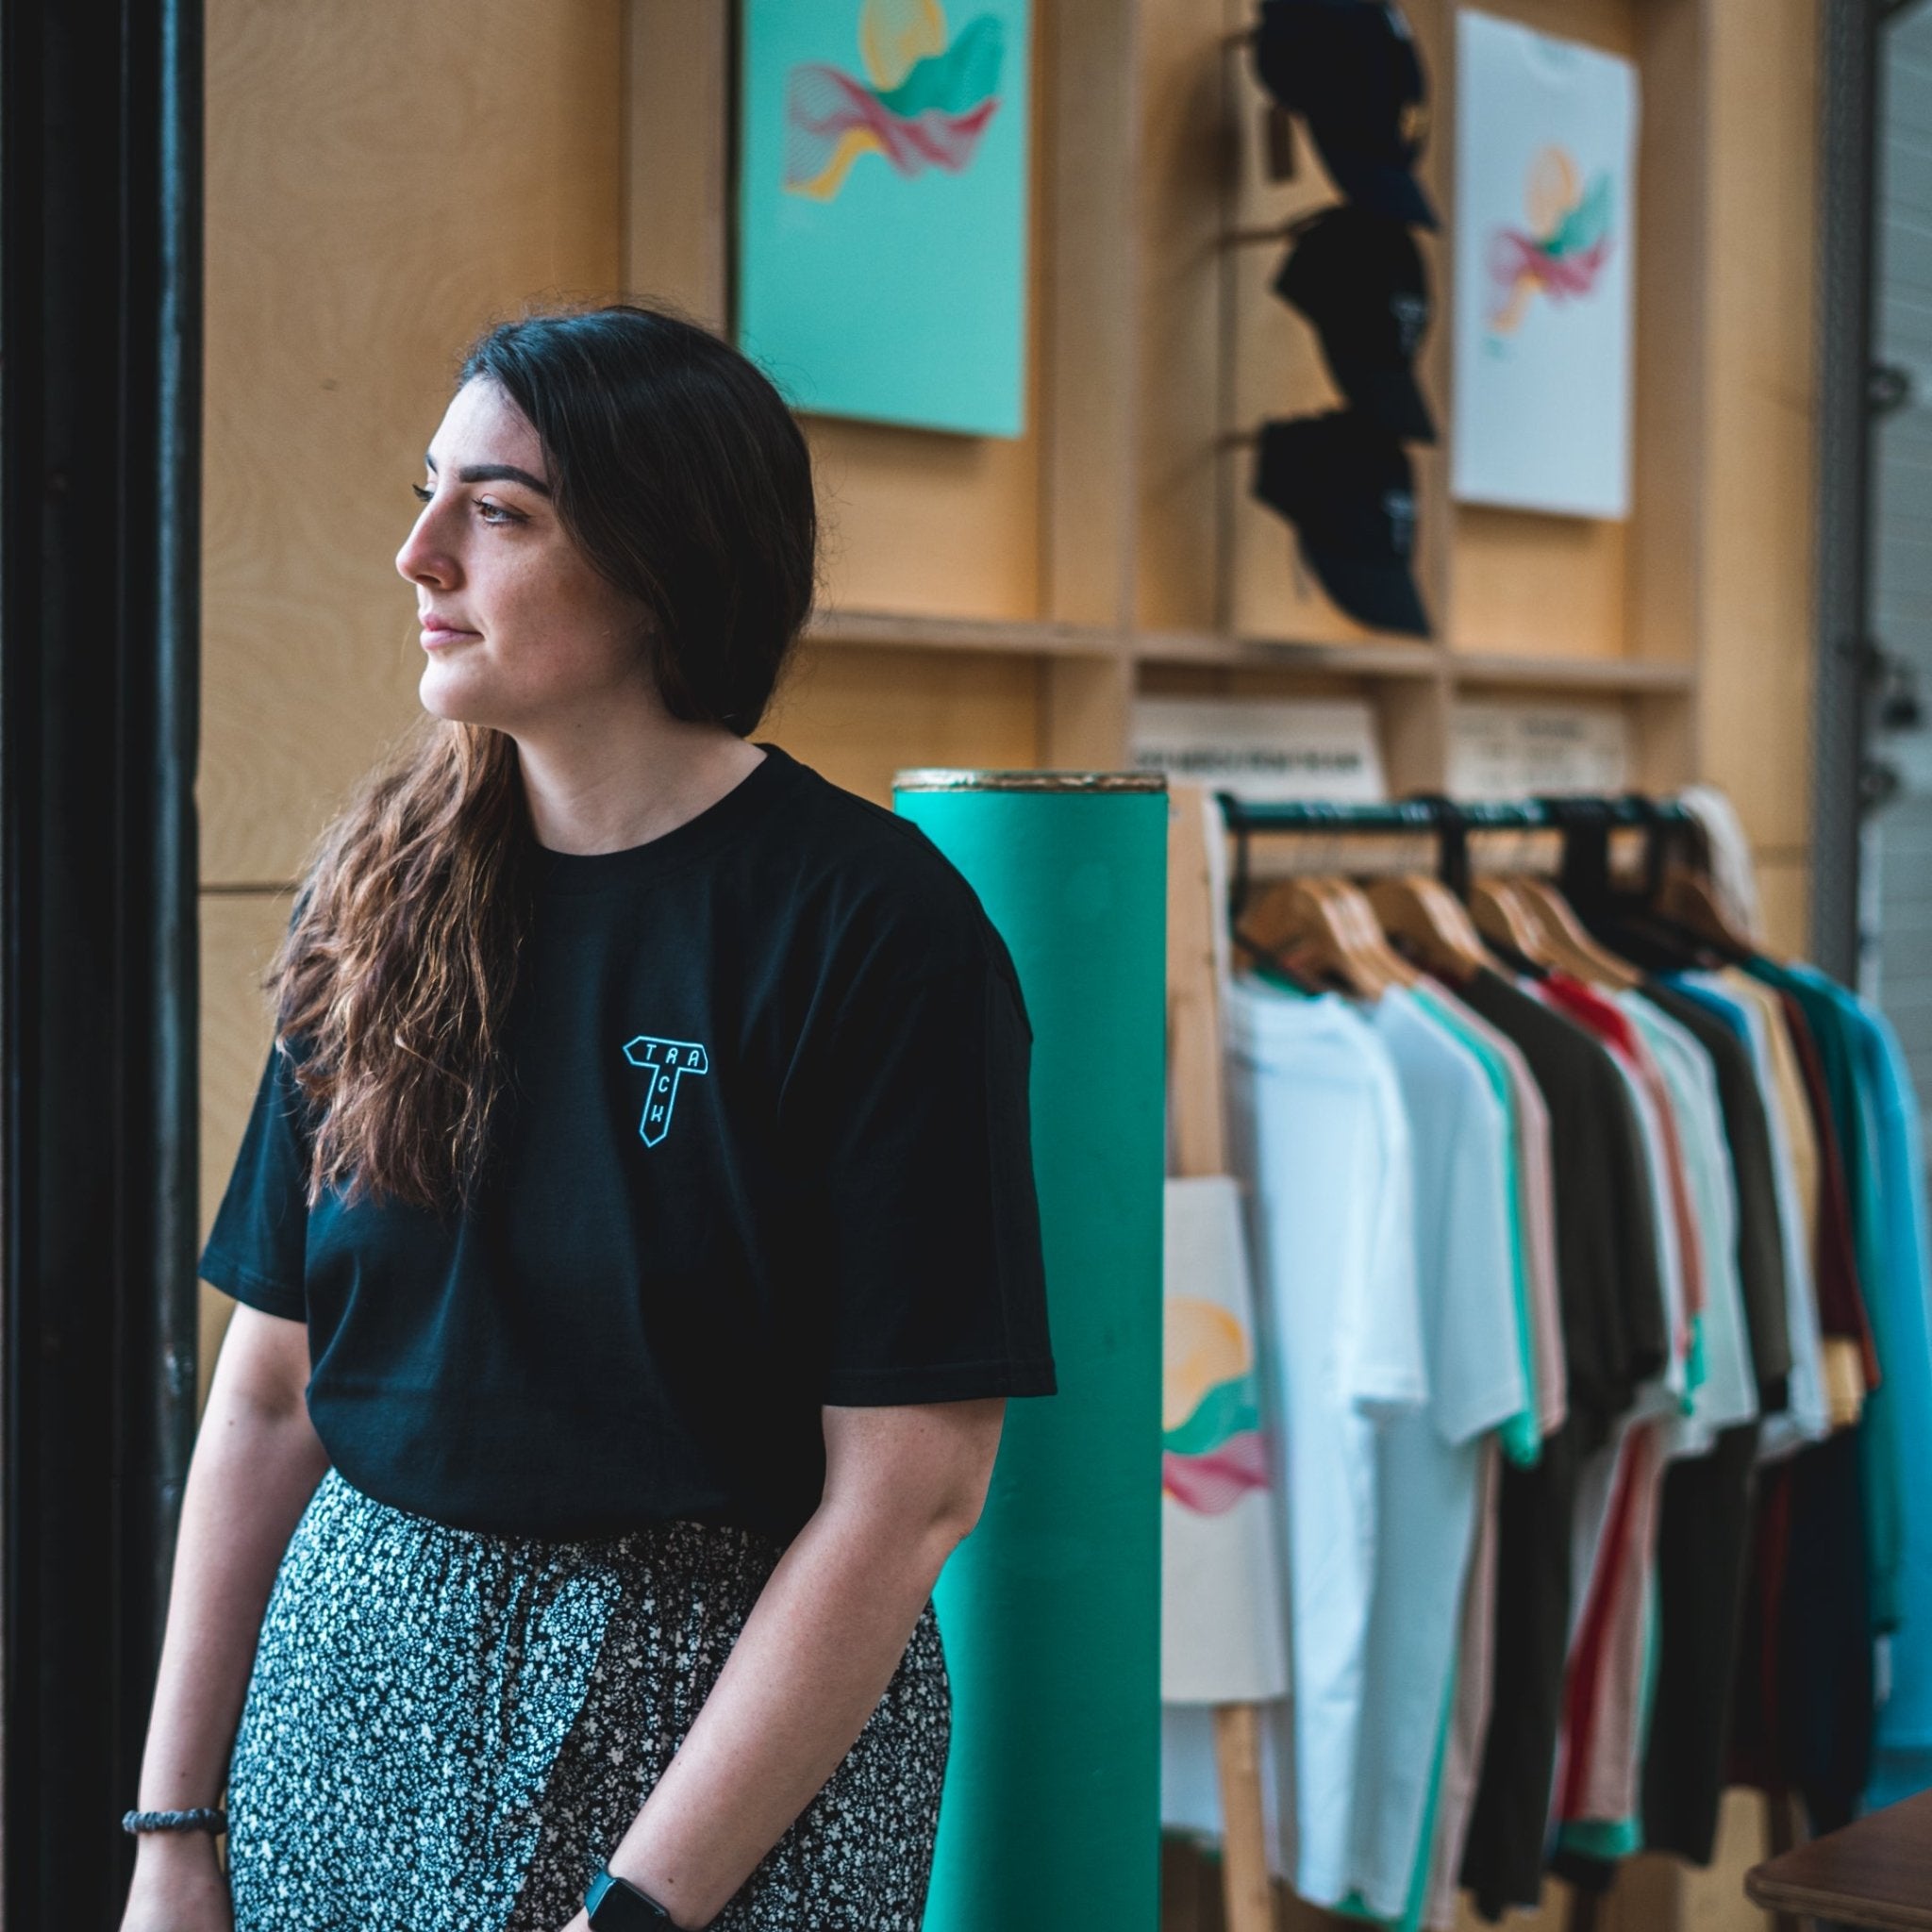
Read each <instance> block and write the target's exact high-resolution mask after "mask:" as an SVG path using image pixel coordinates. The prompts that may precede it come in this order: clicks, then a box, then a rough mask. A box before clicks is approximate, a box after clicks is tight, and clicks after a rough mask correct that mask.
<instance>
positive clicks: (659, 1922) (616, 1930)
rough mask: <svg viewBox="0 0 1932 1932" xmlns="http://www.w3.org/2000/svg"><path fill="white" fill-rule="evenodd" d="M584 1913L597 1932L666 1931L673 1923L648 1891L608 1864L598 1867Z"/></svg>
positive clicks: (585, 1898)
mask: <svg viewBox="0 0 1932 1932" xmlns="http://www.w3.org/2000/svg"><path fill="white" fill-rule="evenodd" d="M584 1911H585V1914H586V1916H587V1917H588V1918H589V1920H590V1922H591V1925H592V1926H593V1927H594V1928H595V1932H663V1928H664V1927H665V1926H667V1925H669V1924H672V1923H673V1921H672V1917H671V1914H670V1913H669V1912H667V1911H666V1910H665V1909H664V1907H662V1906H660V1905H659V1904H658V1901H657V1900H656V1899H654V1898H653V1897H652V1896H651V1895H650V1893H649V1892H647V1891H644V1890H641V1889H640V1888H639V1887H637V1886H635V1885H633V1884H632V1883H631V1882H630V1880H629V1879H627V1878H620V1877H619V1876H618V1875H617V1874H616V1873H614V1872H612V1871H611V1870H610V1869H609V1867H608V1866H605V1865H600V1866H598V1868H597V1871H596V1874H595V1875H594V1876H593V1877H592V1878H591V1883H590V1888H589V1890H586V1891H585V1893H584Z"/></svg>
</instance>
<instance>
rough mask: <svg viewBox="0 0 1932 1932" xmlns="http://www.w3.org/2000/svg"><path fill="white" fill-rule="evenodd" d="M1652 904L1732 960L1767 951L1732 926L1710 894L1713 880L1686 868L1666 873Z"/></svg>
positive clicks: (1664, 915)
mask: <svg viewBox="0 0 1932 1932" xmlns="http://www.w3.org/2000/svg"><path fill="white" fill-rule="evenodd" d="M1652 904H1653V907H1654V909H1655V910H1656V911H1657V913H1658V914H1659V915H1661V916H1662V917H1663V918H1665V919H1668V920H1672V921H1674V923H1675V924H1678V925H1681V926H1683V927H1684V928H1685V929H1686V930H1687V931H1690V932H1692V933H1694V934H1696V936H1697V937H1698V938H1699V939H1701V940H1705V941H1708V942H1709V943H1710V944H1711V945H1713V946H1715V947H1717V949H1718V950H1719V951H1720V952H1722V953H1726V954H1728V955H1729V956H1730V957H1731V958H1750V957H1752V956H1754V955H1757V954H1762V953H1763V951H1764V948H1763V947H1761V946H1760V945H1758V944H1757V941H1755V940H1752V939H1750V938H1749V937H1747V936H1746V935H1745V934H1743V933H1740V931H1739V930H1738V929H1737V927H1736V926H1734V925H1733V924H1731V922H1730V919H1729V917H1728V916H1727V915H1726V913H1725V911H1724V908H1723V906H1722V905H1720V904H1719V902H1718V897H1717V894H1716V893H1715V892H1714V891H1711V888H1710V881H1709V880H1708V879H1707V878H1706V877H1705V876H1704V875H1703V874H1701V873H1695V872H1692V871H1691V870H1690V868H1689V867H1687V866H1673V867H1672V868H1671V869H1670V871H1668V872H1667V873H1665V874H1664V882H1663V885H1662V887H1661V888H1660V889H1659V890H1658V892H1657V897H1656V899H1655V900H1654V901H1653V902H1652Z"/></svg>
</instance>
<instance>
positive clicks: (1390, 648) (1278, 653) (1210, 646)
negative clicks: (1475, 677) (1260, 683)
mask: <svg viewBox="0 0 1932 1932" xmlns="http://www.w3.org/2000/svg"><path fill="white" fill-rule="evenodd" d="M1127 649H1128V651H1129V653H1130V654H1131V655H1132V656H1133V658H1135V660H1136V661H1137V662H1139V663H1143V664H1222V665H1240V666H1241V667H1243V668H1244V669H1276V670H1292V671H1338V672H1343V673H1347V674H1350V675H1356V676H1361V677H1424V678H1426V677H1434V676H1435V675H1436V673H1437V671H1438V669H1439V668H1440V667H1441V664H1442V663H1443V661H1444V658H1443V653H1442V652H1441V650H1439V649H1438V648H1437V647H1436V646H1435V645H1434V644H1407V643H1365V644H1331V643H1310V642H1307V641H1304V640H1301V639H1298V638H1261V637H1242V636H1240V635H1238V634H1236V633H1234V632H1228V631H1213V630H1137V631H1134V632H1132V633H1130V634H1129V637H1128V641H1127Z"/></svg>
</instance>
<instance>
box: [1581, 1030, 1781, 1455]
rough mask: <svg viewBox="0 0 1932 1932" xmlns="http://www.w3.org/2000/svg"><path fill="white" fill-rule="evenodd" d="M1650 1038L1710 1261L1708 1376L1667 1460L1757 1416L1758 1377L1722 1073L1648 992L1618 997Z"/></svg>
mask: <svg viewBox="0 0 1932 1932" xmlns="http://www.w3.org/2000/svg"><path fill="white" fill-rule="evenodd" d="M1613 997H1614V998H1615V1000H1616V1003H1617V1005H1618V1006H1619V1007H1620V1008H1622V1009H1623V1010H1624V1014H1625V1015H1626V1016H1627V1017H1628V1019H1629V1021H1630V1024H1632V1025H1633V1026H1635V1027H1636V1028H1637V1029H1638V1030H1639V1031H1640V1032H1641V1034H1642V1035H1643V1037H1644V1040H1645V1041H1646V1042H1647V1043H1648V1044H1649V1047H1650V1051H1651V1056H1652V1058H1654V1059H1655V1060H1656V1061H1657V1071H1658V1073H1660V1074H1662V1075H1663V1077H1664V1084H1665V1086H1666V1087H1667V1088H1668V1089H1669V1091H1670V1095H1671V1101H1672V1106H1673V1108H1674V1112H1675V1116H1676V1124H1677V1143H1678V1145H1679V1146H1680V1147H1681V1148H1682V1149H1683V1153H1684V1165H1685V1170H1686V1172H1685V1180H1686V1183H1687V1185H1688V1188H1689V1191H1690V1198H1691V1213H1692V1215H1693V1216H1694V1218H1695V1220H1696V1222H1697V1225H1698V1229H1699V1232H1700V1235H1701V1241H1700V1253H1701V1256H1702V1258H1703V1263H1704V1315H1703V1324H1702V1334H1703V1347H1704V1379H1703V1381H1702V1382H1700V1383H1699V1384H1698V1385H1697V1387H1696V1388H1695V1389H1693V1390H1692V1391H1691V1415H1690V1417H1689V1418H1688V1426H1687V1425H1686V1421H1685V1420H1679V1421H1677V1422H1674V1423H1673V1424H1671V1425H1670V1429H1669V1432H1668V1437H1667V1441H1668V1447H1667V1450H1666V1453H1667V1455H1669V1456H1671V1457H1677V1456H1683V1455H1691V1456H1695V1455H1700V1454H1702V1453H1704V1452H1705V1451H1707V1450H1708V1449H1709V1448H1710V1447H1711V1446H1712V1444H1713V1443H1714V1442H1715V1441H1716V1439H1717V1432H1718V1431H1719V1430H1721V1429H1728V1428H1733V1427H1735V1426H1736V1425H1737V1424H1740V1423H1745V1422H1749V1421H1750V1420H1751V1419H1752V1418H1753V1417H1754V1416H1755V1415H1757V1374H1756V1371H1755V1370H1754V1369H1753V1367H1752V1363H1751V1336H1750V1327H1749V1324H1748V1321H1747V1318H1746V1316H1745V1313H1744V1284H1743V1278H1742V1276H1741V1275H1740V1274H1739V1272H1738V1176H1737V1171H1736V1169H1735V1168H1734V1166H1733V1165H1732V1161H1731V1148H1730V1142H1729V1141H1728V1140H1727V1139H1726V1138H1725V1135H1724V1104H1723V1101H1722V1100H1721V1099H1720V1097H1719V1094H1718V1086H1717V1069H1716V1068H1715V1067H1714V1066H1713V1065H1712V1064H1711V1058H1710V1055H1709V1054H1708V1053H1707V1051H1706V1050H1705V1047H1704V1044H1703V1042H1702V1041H1699V1039H1698V1038H1697V1036H1696V1035H1695V1034H1694V1033H1692V1032H1691V1029H1690V1028H1689V1027H1688V1026H1686V1025H1684V1024H1682V1022H1680V1021H1678V1020H1675V1019H1674V1018H1673V1017H1672V1016H1671V1015H1670V1014H1668V1013H1666V1012H1664V1011H1663V1010H1662V1009H1661V1008H1658V1007H1655V1006H1653V1005H1652V1004H1651V1003H1650V1002H1649V1001H1648V1000H1646V999H1645V998H1644V997H1643V996H1642V994H1641V993H1637V992H1622V993H1618V994H1615V995H1614V996H1613Z"/></svg>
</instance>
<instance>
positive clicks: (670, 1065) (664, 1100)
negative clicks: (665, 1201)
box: [624, 1033, 711, 1147]
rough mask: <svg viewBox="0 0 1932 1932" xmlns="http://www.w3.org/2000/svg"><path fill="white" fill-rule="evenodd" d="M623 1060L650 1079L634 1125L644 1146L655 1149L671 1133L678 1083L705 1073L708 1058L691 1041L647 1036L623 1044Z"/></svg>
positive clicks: (708, 1067) (643, 1035) (703, 1051)
mask: <svg viewBox="0 0 1932 1932" xmlns="http://www.w3.org/2000/svg"><path fill="white" fill-rule="evenodd" d="M624 1057H625V1059H627V1060H628V1061H629V1062H630V1063H631V1065H632V1066H634V1067H642V1068H643V1069H644V1071H645V1072H646V1073H647V1074H650V1076H651V1084H650V1086H649V1087H648V1088H646V1089H645V1090H644V1113H643V1118H642V1119H641V1121H639V1122H638V1133H639V1134H640V1135H641V1137H642V1140H643V1143H644V1145H645V1146H646V1147H655V1146H656V1145H657V1144H658V1141H661V1140H662V1139H663V1138H664V1136H665V1135H666V1134H668V1133H669V1132H670V1131H671V1109H672V1108H674V1107H675V1106H676V1105H677V1083H678V1081H679V1080H681V1079H682V1078H683V1077H684V1076H685V1074H708V1073H709V1072H710V1071H711V1058H710V1056H709V1055H708V1053H707V1052H706V1051H705V1049H704V1048H703V1047H702V1046H700V1045H699V1044H698V1043H697V1041H694V1040H655V1039H653V1038H652V1037H651V1035H650V1034H648V1033H640V1034H639V1035H638V1037H637V1038H636V1039H635V1040H628V1041H625V1046H624Z"/></svg>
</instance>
